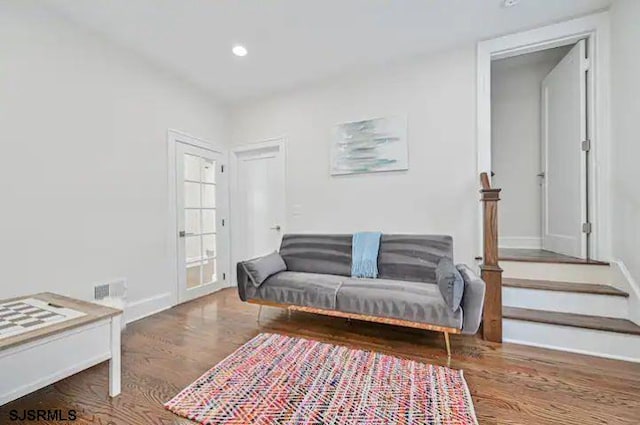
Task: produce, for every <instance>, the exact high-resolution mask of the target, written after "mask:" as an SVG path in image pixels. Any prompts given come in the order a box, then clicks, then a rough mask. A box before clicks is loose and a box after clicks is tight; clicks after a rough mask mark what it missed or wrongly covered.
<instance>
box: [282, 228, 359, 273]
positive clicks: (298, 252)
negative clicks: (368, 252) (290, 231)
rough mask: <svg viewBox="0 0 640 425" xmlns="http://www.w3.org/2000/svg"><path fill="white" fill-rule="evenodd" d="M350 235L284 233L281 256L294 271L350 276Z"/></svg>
mask: <svg viewBox="0 0 640 425" xmlns="http://www.w3.org/2000/svg"><path fill="white" fill-rule="evenodd" d="M351 239H352V235H303V234H296V235H284V237H283V238H282V243H281V245H280V255H281V256H282V258H283V259H284V262H285V263H287V270H289V271H293V272H307V273H322V274H333V275H339V276H351Z"/></svg>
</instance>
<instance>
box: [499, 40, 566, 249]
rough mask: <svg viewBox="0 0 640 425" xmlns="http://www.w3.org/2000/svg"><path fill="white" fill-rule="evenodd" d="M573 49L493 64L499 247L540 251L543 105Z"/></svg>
mask: <svg viewBox="0 0 640 425" xmlns="http://www.w3.org/2000/svg"><path fill="white" fill-rule="evenodd" d="M569 49H570V47H559V48H555V49H549V50H543V51H541V52H535V53H530V54H526V55H521V56H516V57H512V58H507V59H501V60H497V61H494V62H492V64H491V109H492V112H491V121H492V122H491V126H492V127H491V131H492V133H491V151H492V152H491V159H492V167H493V171H494V172H495V173H496V175H495V177H494V178H493V182H494V185H495V186H496V187H500V188H501V189H502V193H501V194H500V197H501V202H500V208H499V214H500V246H501V247H505V248H540V247H541V235H542V229H541V219H542V217H541V208H542V207H541V191H540V178H539V177H538V176H537V174H538V173H539V172H540V169H541V168H540V107H541V94H540V93H541V84H542V80H543V79H544V78H545V77H546V76H547V74H549V72H551V70H552V69H553V68H554V67H555V65H557V64H558V62H559V61H560V60H561V59H562V57H564V55H565V54H566V52H567V51H568V50H569Z"/></svg>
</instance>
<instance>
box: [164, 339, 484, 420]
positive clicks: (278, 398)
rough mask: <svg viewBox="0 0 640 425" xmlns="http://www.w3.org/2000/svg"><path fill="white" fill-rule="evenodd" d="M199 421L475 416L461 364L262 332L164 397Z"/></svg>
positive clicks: (171, 406)
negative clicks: (457, 366) (405, 357)
mask: <svg viewBox="0 0 640 425" xmlns="http://www.w3.org/2000/svg"><path fill="white" fill-rule="evenodd" d="M165 407H166V408H167V409H169V410H171V411H172V412H174V413H176V414H178V415H180V416H184V417H186V418H189V419H191V420H193V421H196V422H199V423H201V424H234V425H235V424H238V425H239V424H243V425H246V424H256V425H267V424H309V425H310V424H317V425H320V424H323V425H329V424H335V425H343V424H345V425H346V424H349V425H351V424H363V425H364V424H366V425H378V424H379V425H383V424H384V425H387V424H407V425H408V424H430V425H440V424H442V425H454V424H455V425H467V424H477V423H478V422H477V419H476V416H475V412H474V410H473V403H472V401H471V396H470V395H469V389H468V388H467V384H466V382H465V380H464V377H463V376H462V371H457V370H453V369H449V368H446V367H440V366H433V365H429V364H424V363H419V362H415V361H411V360H403V359H399V358H396V357H393V356H388V355H384V354H380V353H373V352H369V351H362V350H352V349H349V348H346V347H339V346H335V345H331V344H323V343H321V342H317V341H310V340H306V339H301V338H290V337H286V336H282V335H273V334H260V335H258V336H257V337H255V338H253V339H252V340H251V341H249V342H248V343H246V344H245V345H243V346H242V347H240V348H239V349H238V350H237V351H236V352H234V353H233V354H231V355H230V356H229V357H227V358H226V359H224V360H223V361H222V362H220V363H218V364H217V365H216V366H215V367H214V368H213V369H211V370H209V371H208V372H207V373H205V374H204V375H202V376H201V377H200V378H198V380H197V381H196V382H194V383H193V384H191V385H189V386H188V387H187V388H185V389H184V390H183V391H182V392H181V393H180V394H178V395H177V396H175V397H174V398H173V399H172V400H171V401H169V402H167V403H166V404H165Z"/></svg>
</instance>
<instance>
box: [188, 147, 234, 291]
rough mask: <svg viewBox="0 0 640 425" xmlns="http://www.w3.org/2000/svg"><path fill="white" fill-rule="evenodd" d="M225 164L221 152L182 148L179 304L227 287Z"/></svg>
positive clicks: (227, 244)
mask: <svg viewBox="0 0 640 425" xmlns="http://www.w3.org/2000/svg"><path fill="white" fill-rule="evenodd" d="M223 161H224V155H223V154H222V153H221V152H214V151H212V150H208V149H203V148H200V147H196V146H193V145H189V144H186V143H177V144H176V204H177V205H176V206H177V208H176V210H177V228H178V250H177V253H178V259H177V264H178V285H179V289H178V301H179V302H185V301H189V300H191V299H194V298H197V297H200V296H202V295H206V294H209V293H211V292H213V291H215V290H217V289H220V288H222V287H224V286H226V285H225V282H224V280H225V278H226V273H227V270H226V267H227V264H228V255H229V248H228V247H229V242H228V237H227V232H226V231H225V230H226V229H224V226H225V225H226V223H225V220H226V217H227V201H226V200H227V198H228V192H227V187H228V184H227V182H226V181H225V174H224V173H223Z"/></svg>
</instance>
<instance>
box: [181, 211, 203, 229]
mask: <svg viewBox="0 0 640 425" xmlns="http://www.w3.org/2000/svg"><path fill="white" fill-rule="evenodd" d="M184 231H185V232H187V233H195V234H199V233H200V210H184Z"/></svg>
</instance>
